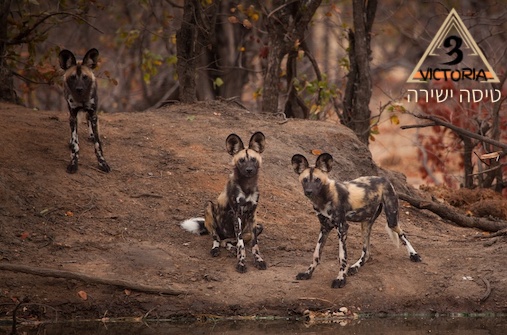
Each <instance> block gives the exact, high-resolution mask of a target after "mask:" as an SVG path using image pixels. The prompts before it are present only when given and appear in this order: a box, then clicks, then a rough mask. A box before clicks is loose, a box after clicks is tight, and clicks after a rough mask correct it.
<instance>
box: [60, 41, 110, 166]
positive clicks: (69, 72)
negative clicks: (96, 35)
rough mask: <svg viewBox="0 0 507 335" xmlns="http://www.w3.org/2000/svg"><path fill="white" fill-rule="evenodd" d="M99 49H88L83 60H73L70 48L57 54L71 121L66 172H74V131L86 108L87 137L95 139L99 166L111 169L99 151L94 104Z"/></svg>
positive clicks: (77, 146) (77, 145)
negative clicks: (68, 158)
mask: <svg viewBox="0 0 507 335" xmlns="http://www.w3.org/2000/svg"><path fill="white" fill-rule="evenodd" d="M98 57H99V52H98V50H97V49H90V50H88V52H87V53H86V54H85V56H84V58H83V60H82V61H76V57H75V56H74V54H73V53H72V52H71V51H69V50H62V51H61V52H60V54H59V56H58V58H59V60H60V67H61V68H62V69H63V70H65V73H64V74H63V86H64V94H65V99H66V100H67V105H68V107H69V113H70V117H69V121H70V133H71V137H70V143H69V147H70V150H71V153H70V163H69V165H68V166H67V172H68V173H75V172H76V171H77V167H78V159H79V140H78V134H77V114H78V112H79V111H84V112H86V120H87V123H88V131H89V139H90V140H91V141H93V142H94V145H95V155H96V156H97V160H98V161H99V169H100V170H102V171H104V172H109V171H111V168H110V167H109V165H107V163H106V160H105V158H104V154H103V152H102V144H101V142H100V137H99V130H98V117H97V105H98V103H99V101H98V97H97V80H96V79H95V75H94V74H93V71H92V70H93V69H95V67H96V66H97V59H98Z"/></svg>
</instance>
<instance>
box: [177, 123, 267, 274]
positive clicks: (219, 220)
mask: <svg viewBox="0 0 507 335" xmlns="http://www.w3.org/2000/svg"><path fill="white" fill-rule="evenodd" d="M225 146H226V148H227V152H228V153H229V154H230V155H231V156H232V164H233V166H234V170H233V172H232V174H231V175H230V176H229V181H228V182H227V185H226V186H225V190H224V191H223V192H222V193H220V195H219V196H218V199H217V203H216V204H215V203H213V202H212V201H210V202H208V206H207V207H206V212H205V216H204V218H192V219H188V220H185V221H184V222H183V223H182V224H181V227H182V228H183V229H185V230H187V231H190V232H193V233H196V234H201V235H203V234H208V233H211V236H212V238H213V246H212V248H211V256H213V257H216V256H218V255H219V254H220V249H219V248H220V247H226V248H227V249H228V250H231V249H234V248H236V255H237V259H238V263H237V265H236V270H237V271H238V272H240V273H244V272H246V264H245V258H246V252H245V243H248V242H250V245H251V248H252V254H253V256H254V265H255V267H257V268H258V269H260V270H265V269H266V263H265V262H264V260H263V259H262V257H261V254H260V252H259V245H258V241H257V238H258V236H259V235H260V234H261V232H262V229H263V228H262V225H260V224H257V223H256V222H255V212H256V209H257V202H258V201H259V189H258V187H257V180H258V178H259V169H260V167H261V163H262V157H261V153H262V152H263V151H264V147H265V138H264V134H262V133H261V132H256V133H255V134H253V135H252V137H251V138H250V143H249V144H248V148H245V146H244V145H243V141H242V140H241V138H239V136H238V135H236V134H230V135H229V136H228V137H227V139H226V141H225Z"/></svg>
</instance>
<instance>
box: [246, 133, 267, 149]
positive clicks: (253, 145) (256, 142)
mask: <svg viewBox="0 0 507 335" xmlns="http://www.w3.org/2000/svg"><path fill="white" fill-rule="evenodd" d="M265 147H266V137H264V134H263V133H261V132H260V131H258V132H256V133H255V134H253V135H252V137H250V143H249V144H248V148H249V149H252V150H254V151H257V152H258V153H262V152H263V151H264V148H265Z"/></svg>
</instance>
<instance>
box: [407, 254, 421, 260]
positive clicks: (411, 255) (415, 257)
mask: <svg viewBox="0 0 507 335" xmlns="http://www.w3.org/2000/svg"><path fill="white" fill-rule="evenodd" d="M410 260H411V261H412V262H420V261H422V258H421V256H419V254H410Z"/></svg>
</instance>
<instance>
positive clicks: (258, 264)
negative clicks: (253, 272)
mask: <svg viewBox="0 0 507 335" xmlns="http://www.w3.org/2000/svg"><path fill="white" fill-rule="evenodd" d="M254 265H255V267H256V268H257V269H259V270H266V269H267V267H268V266H267V265H266V262H264V261H257V260H256V261H254Z"/></svg>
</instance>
